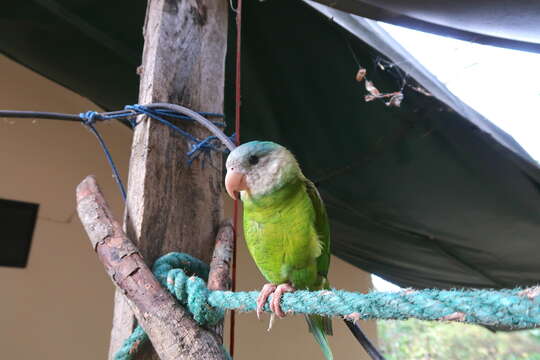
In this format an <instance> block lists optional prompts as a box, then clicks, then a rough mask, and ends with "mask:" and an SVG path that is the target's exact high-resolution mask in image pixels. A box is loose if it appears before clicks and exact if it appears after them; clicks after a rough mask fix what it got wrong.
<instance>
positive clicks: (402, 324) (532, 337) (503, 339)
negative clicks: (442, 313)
mask: <svg viewBox="0 0 540 360" xmlns="http://www.w3.org/2000/svg"><path fill="white" fill-rule="evenodd" d="M377 325H378V328H379V344H380V348H381V351H382V352H383V353H384V355H385V357H386V359H387V360H413V359H414V360H416V359H418V360H454V359H455V360H518V359H519V360H525V359H527V360H540V329H534V330H526V331H513V332H502V331H499V332H496V333H494V332H492V331H490V330H488V329H486V328H484V327H481V326H477V325H467V324H459V323H449V322H446V323H443V322H430V321H420V320H407V321H378V322H377Z"/></svg>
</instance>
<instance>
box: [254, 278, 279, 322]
mask: <svg viewBox="0 0 540 360" xmlns="http://www.w3.org/2000/svg"><path fill="white" fill-rule="evenodd" d="M276 288H277V286H276V285H274V284H265V285H264V286H263V288H262V289H261V292H260V293H259V297H258V298H257V319H259V320H261V313H262V312H263V309H264V304H266V300H268V297H269V296H270V295H271V294H272V293H273V292H274V290H276ZM270 307H271V306H270Z"/></svg>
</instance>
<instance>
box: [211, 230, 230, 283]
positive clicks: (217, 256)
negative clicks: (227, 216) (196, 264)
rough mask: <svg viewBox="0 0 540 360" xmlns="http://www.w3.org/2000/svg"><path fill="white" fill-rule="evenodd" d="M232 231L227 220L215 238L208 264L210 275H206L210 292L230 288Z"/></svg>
mask: <svg viewBox="0 0 540 360" xmlns="http://www.w3.org/2000/svg"><path fill="white" fill-rule="evenodd" d="M233 231H234V230H233V226H232V223H231V222H230V221H229V220H228V221H226V222H225V224H223V225H222V226H221V227H220V229H219V231H218V234H217V236H216V245H215V247H214V254H213V255H212V262H211V263H210V274H208V289H210V290H229V289H230V288H231V277H230V273H231V272H230V270H231V261H232V249H233V241H234V232H233Z"/></svg>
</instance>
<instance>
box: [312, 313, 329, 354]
mask: <svg viewBox="0 0 540 360" xmlns="http://www.w3.org/2000/svg"><path fill="white" fill-rule="evenodd" d="M306 321H307V323H308V326H309V331H310V332H311V333H312V334H313V337H314V338H315V341H317V343H318V344H319V346H320V347H321V350H322V352H323V354H324V357H325V358H326V360H333V359H334V355H332V349H330V345H329V344H328V339H327V338H326V335H332V319H331V318H328V317H323V316H320V315H306Z"/></svg>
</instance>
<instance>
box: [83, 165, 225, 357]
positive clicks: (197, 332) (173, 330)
mask: <svg viewBox="0 0 540 360" xmlns="http://www.w3.org/2000/svg"><path fill="white" fill-rule="evenodd" d="M77 212H78V214H79V218H80V219H81V222H82V224H83V226H84V228H85V230H86V232H87V234H88V237H89V238H90V241H91V242H92V245H93V247H94V249H95V251H96V253H97V255H98V258H99V260H100V261H101V262H102V263H103V265H104V266H105V269H106V271H107V273H108V274H109V276H110V277H111V279H112V281H113V282H114V284H115V285H116V286H117V288H118V289H120V290H121V291H122V292H123V293H124V295H125V297H126V298H127V299H128V301H129V303H130V305H131V309H132V311H133V313H134V314H135V317H136V318H137V320H138V321H139V323H140V324H141V326H142V327H143V329H144V330H145V331H146V333H147V334H148V336H149V338H150V340H151V342H152V345H153V346H154V348H155V350H156V352H157V354H158V355H159V357H160V359H162V360H177V359H205V360H206V359H224V358H225V357H224V354H223V351H222V350H221V346H220V343H219V340H218V338H217V337H216V336H215V335H214V334H212V333H211V332H210V331H208V330H205V329H203V328H201V327H199V326H198V325H197V324H196V323H195V321H194V320H193V319H192V318H191V316H190V315H189V314H188V313H187V312H186V311H185V310H184V308H182V307H181V306H180V305H179V304H178V303H177V302H176V300H175V299H174V298H173V297H172V296H171V294H169V293H168V292H167V291H166V290H165V289H163V288H162V287H161V286H160V284H159V283H158V281H157V280H156V279H155V277H154V275H153V274H152V272H151V270H150V269H149V268H148V266H147V265H146V264H145V262H144V260H143V258H142V256H141V255H140V253H139V251H138V250H137V248H136V247H135V245H134V244H133V243H132V242H131V240H129V239H128V238H127V236H126V234H125V233H124V232H123V230H122V227H121V225H120V223H118V221H116V220H115V219H114V218H113V216H112V213H111V211H110V209H109V206H108V205H107V202H106V201H105V198H104V197H103V194H102V193H101V191H100V190H99V187H98V185H97V183H96V180H95V178H94V177H93V176H88V177H87V178H86V179H84V180H83V182H81V183H80V184H79V186H78V187H77Z"/></svg>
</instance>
